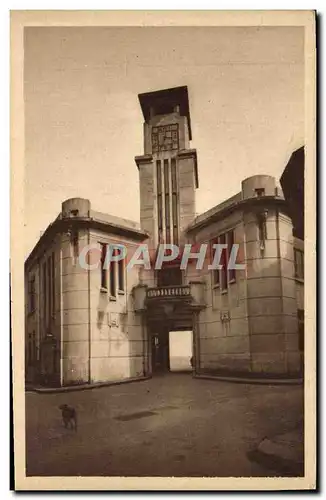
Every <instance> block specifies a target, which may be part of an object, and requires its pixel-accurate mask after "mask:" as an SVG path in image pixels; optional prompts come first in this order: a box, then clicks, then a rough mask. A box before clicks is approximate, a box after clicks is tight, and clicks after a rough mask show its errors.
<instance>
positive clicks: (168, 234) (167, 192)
mask: <svg viewBox="0 0 326 500" xmlns="http://www.w3.org/2000/svg"><path fill="white" fill-rule="evenodd" d="M164 193H165V230H166V243H168V244H169V243H170V242H171V231H170V183H169V161H168V160H164Z"/></svg>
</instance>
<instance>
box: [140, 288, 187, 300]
mask: <svg viewBox="0 0 326 500" xmlns="http://www.w3.org/2000/svg"><path fill="white" fill-rule="evenodd" d="M146 295H147V298H148V299H156V298H167V299H170V298H171V299H172V298H185V297H190V286H189V285H174V286H163V287H156V288H148V289H147V293H146Z"/></svg>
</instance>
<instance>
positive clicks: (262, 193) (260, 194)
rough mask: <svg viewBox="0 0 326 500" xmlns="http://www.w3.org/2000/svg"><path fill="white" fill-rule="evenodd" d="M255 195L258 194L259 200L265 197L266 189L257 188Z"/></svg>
mask: <svg viewBox="0 0 326 500" xmlns="http://www.w3.org/2000/svg"><path fill="white" fill-rule="evenodd" d="M255 194H256V196H257V198H261V197H262V196H265V189H264V188H256V189H255Z"/></svg>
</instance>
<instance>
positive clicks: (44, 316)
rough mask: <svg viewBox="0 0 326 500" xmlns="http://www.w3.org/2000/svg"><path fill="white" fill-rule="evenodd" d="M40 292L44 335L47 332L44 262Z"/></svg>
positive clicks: (46, 295)
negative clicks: (41, 295) (41, 293)
mask: <svg viewBox="0 0 326 500" xmlns="http://www.w3.org/2000/svg"><path fill="white" fill-rule="evenodd" d="M42 292H43V307H42V309H43V326H44V335H45V333H46V330H47V317H48V316H47V310H48V305H47V304H48V293H47V286H46V262H43V265H42Z"/></svg>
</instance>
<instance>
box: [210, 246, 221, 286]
mask: <svg viewBox="0 0 326 500" xmlns="http://www.w3.org/2000/svg"><path fill="white" fill-rule="evenodd" d="M215 244H218V238H216V239H215V240H212V244H211V258H212V262H213V260H214V257H215V252H216V248H213V245H215ZM218 264H219V263H218ZM219 284H220V271H219V269H213V286H219Z"/></svg>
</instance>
